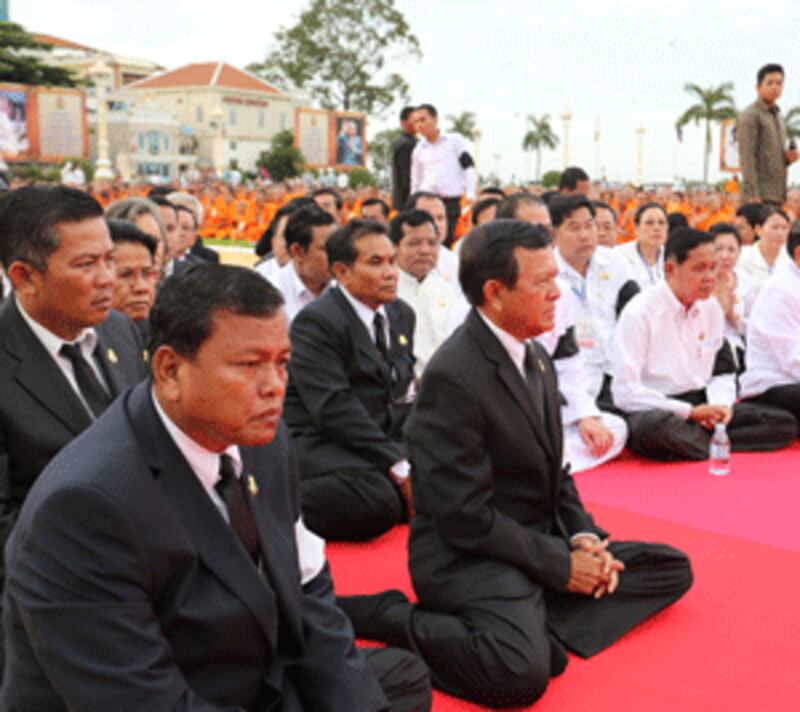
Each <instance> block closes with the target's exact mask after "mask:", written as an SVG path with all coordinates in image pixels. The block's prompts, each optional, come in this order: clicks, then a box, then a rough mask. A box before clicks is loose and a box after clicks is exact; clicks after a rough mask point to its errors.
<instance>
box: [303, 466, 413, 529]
mask: <svg viewBox="0 0 800 712" xmlns="http://www.w3.org/2000/svg"><path fill="white" fill-rule="evenodd" d="M300 493H301V497H302V508H303V519H304V521H305V524H306V526H307V527H308V528H309V529H310V530H311V531H312V532H315V533H316V534H319V535H320V536H321V537H323V538H324V539H327V540H329V541H361V540H363V539H372V538H373V537H376V536H380V535H381V534H383V533H384V532H387V531H389V530H390V529H391V528H392V527H394V526H395V525H396V524H399V523H400V522H401V521H405V519H406V511H405V505H404V504H403V498H402V495H401V494H400V490H399V489H398V488H397V487H396V486H395V485H394V484H393V483H392V482H391V480H390V479H389V478H388V476H387V475H385V474H383V473H381V472H378V471H377V470H351V469H343V470H336V471H334V472H331V473H328V474H325V475H322V476H320V477H314V478H311V479H304V480H302V481H301V482H300Z"/></svg>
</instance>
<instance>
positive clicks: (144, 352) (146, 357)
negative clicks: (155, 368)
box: [142, 349, 150, 362]
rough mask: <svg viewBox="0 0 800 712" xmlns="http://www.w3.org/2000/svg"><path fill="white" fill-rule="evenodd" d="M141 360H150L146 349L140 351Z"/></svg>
mask: <svg viewBox="0 0 800 712" xmlns="http://www.w3.org/2000/svg"><path fill="white" fill-rule="evenodd" d="M142 358H143V359H144V361H145V362H147V361H149V360H150V352H149V351H148V350H147V349H145V350H144V351H142Z"/></svg>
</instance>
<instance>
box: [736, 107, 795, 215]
mask: <svg viewBox="0 0 800 712" xmlns="http://www.w3.org/2000/svg"><path fill="white" fill-rule="evenodd" d="M736 138H737V139H738V141H739V162H740V164H741V169H742V202H749V201H751V200H753V199H755V198H760V199H761V200H763V201H766V202H772V203H783V202H784V201H785V200H786V168H787V165H786V155H785V151H786V147H787V143H786V142H787V136H786V127H785V126H784V124H783V117H782V116H781V113H780V108H778V106H777V105H775V106H773V107H772V108H770V107H769V106H768V105H767V103H766V102H764V101H762V100H761V99H759V100H758V101H755V102H753V103H752V104H751V105H750V106H748V107H747V108H746V109H745V110H744V111H743V112H742V113H741V114H739V119H738V121H737V124H736Z"/></svg>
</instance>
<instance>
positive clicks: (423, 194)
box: [403, 190, 444, 210]
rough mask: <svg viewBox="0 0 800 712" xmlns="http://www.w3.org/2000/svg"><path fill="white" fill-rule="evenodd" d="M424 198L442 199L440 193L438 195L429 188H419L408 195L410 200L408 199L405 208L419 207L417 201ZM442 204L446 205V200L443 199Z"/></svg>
mask: <svg viewBox="0 0 800 712" xmlns="http://www.w3.org/2000/svg"><path fill="white" fill-rule="evenodd" d="M422 198H433V199H434V200H442V197H441V196H440V195H436V193H431V192H430V191H429V190H418V191H417V192H416V193H412V194H411V195H409V196H408V200H406V204H405V205H404V206H403V210H414V209H416V207H417V201H418V200H420V199H422ZM442 205H444V201H443V200H442Z"/></svg>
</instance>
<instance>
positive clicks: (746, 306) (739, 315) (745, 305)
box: [725, 267, 757, 349]
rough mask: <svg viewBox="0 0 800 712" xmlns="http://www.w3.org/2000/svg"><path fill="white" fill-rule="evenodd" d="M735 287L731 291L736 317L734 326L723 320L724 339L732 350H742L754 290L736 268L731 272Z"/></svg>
mask: <svg viewBox="0 0 800 712" xmlns="http://www.w3.org/2000/svg"><path fill="white" fill-rule="evenodd" d="M733 273H734V275H735V276H736V286H735V287H734V290H733V313H734V314H735V315H736V326H734V325H733V324H731V323H730V321H728V319H727V317H726V318H725V338H726V339H727V340H728V343H729V344H730V345H731V347H732V348H734V349H737V348H738V349H744V348H745V343H744V335H745V334H746V333H747V321H748V319H749V318H750V312H752V310H753V304H754V303H755V300H756V296H757V293H756V290H755V289H754V288H753V283H752V282H751V281H750V278H749V277H748V276H747V275H746V274H745V273H744V272H742V271H741V270H740V269H739V268H738V267H735V268H734V270H733Z"/></svg>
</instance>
